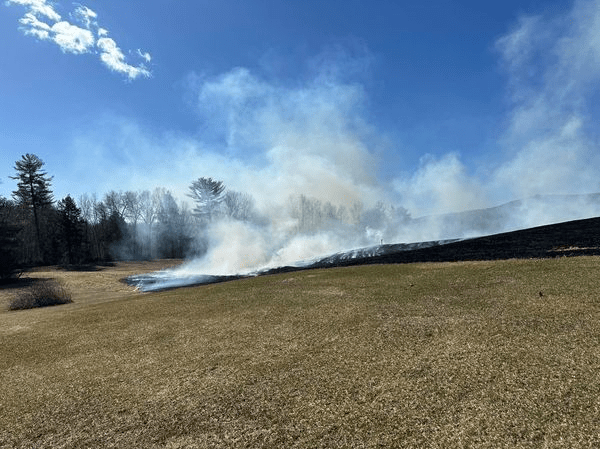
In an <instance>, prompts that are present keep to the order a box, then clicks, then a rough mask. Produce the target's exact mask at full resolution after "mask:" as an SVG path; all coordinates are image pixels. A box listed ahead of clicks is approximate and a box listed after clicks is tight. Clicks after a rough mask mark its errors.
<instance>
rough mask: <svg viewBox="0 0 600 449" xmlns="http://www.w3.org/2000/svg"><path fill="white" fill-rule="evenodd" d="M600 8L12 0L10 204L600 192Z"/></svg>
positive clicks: (423, 201)
mask: <svg viewBox="0 0 600 449" xmlns="http://www.w3.org/2000/svg"><path fill="white" fill-rule="evenodd" d="M598 24H600V3H599V2H598V1H576V2H573V1H541V0H524V1H504V2H481V1H458V0H445V1H442V0H436V1H430V2H413V1H411V2H405V1H384V0H370V1H362V0H345V1H328V0H321V1H312V0H303V1H296V0H291V1H280V0H264V1H260V2H259V1H251V0H248V1H232V0H219V1H205V0H203V1H186V0H179V1H176V2H172V1H170V2H167V1H159V0H144V1H138V0H128V1H126V2H95V1H88V2H81V3H73V2H67V1H63V0H60V1H55V2H50V1H47V0H9V1H8V2H6V1H5V2H3V3H2V5H0V29H1V30H2V33H1V35H0V36H1V38H0V60H2V61H3V63H2V64H1V65H0V154H1V158H0V161H1V162H2V163H1V164H0V181H1V182H2V183H1V184H0V195H2V196H7V197H9V196H10V194H11V192H12V191H13V190H15V181H13V180H12V179H10V178H9V176H12V175H14V169H13V167H14V162H15V161H16V160H17V159H19V158H20V156H21V155H22V154H25V153H35V154H37V155H38V156H39V157H40V158H41V159H42V160H44V161H45V163H46V167H45V168H46V170H47V171H48V173H49V174H50V175H53V176H54V181H53V186H54V191H55V196H56V197H57V199H59V198H62V197H64V196H65V195H66V194H68V193H70V194H72V195H73V196H74V197H76V198H77V197H78V196H79V195H81V194H83V193H94V192H95V193H97V194H98V195H99V196H100V197H101V196H102V195H103V194H104V193H105V192H107V191H108V190H113V189H114V190H129V189H133V190H139V189H152V188H154V187H158V186H161V187H166V188H169V189H171V190H173V191H174V192H175V193H176V194H177V195H178V196H179V197H180V198H184V194H185V190H186V189H187V186H189V184H190V183H191V182H192V181H193V180H195V179H197V178H198V177H200V176H212V177H216V178H219V179H223V180H224V181H225V183H226V184H227V185H229V186H231V188H234V189H236V190H245V191H249V192H250V193H252V194H253V195H255V196H261V195H262V196H265V197H267V198H265V199H264V200H259V205H263V206H265V207H266V206H267V205H270V206H272V205H273V204H282V203H283V202H284V201H285V198H287V197H289V195H290V194H293V193H306V194H310V195H313V196H316V197H319V198H322V199H324V200H329V201H333V202H342V203H343V202H347V203H348V202H350V201H353V200H356V199H360V200H361V201H365V202H373V201H376V200H385V201H390V202H394V203H398V204H402V205H405V207H407V208H408V209H409V210H410V211H411V212H412V213H413V214H414V215H419V214H421V213H432V212H435V211H440V212H441V211H450V210H463V209H469V208H475V207H483V206H486V205H493V204H498V203H500V202H503V201H508V200H511V199H514V198H519V197H523V196H529V195H535V194H538V193H583V192H595V191H598V190H599V189H598V182H597V181H596V179H597V178H596V175H597V174H598V171H597V170H596V168H595V166H596V164H595V163H596V162H598V161H597V157H598V152H597V145H596V144H597V142H598V133H597V131H596V130H595V127H594V124H595V123H597V119H598V115H599V112H600V111H599V110H598V106H595V105H597V104H600V102H598V101H596V100H598V91H597V88H596V87H595V86H596V85H597V84H598V83H597V81H598V78H599V77H600V39H599V37H600V34H599V32H597V31H595V30H598V29H599V28H600V27H599V26H598Z"/></svg>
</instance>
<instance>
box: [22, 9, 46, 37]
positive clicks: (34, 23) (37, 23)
mask: <svg viewBox="0 0 600 449" xmlns="http://www.w3.org/2000/svg"><path fill="white" fill-rule="evenodd" d="M19 23H20V24H21V25H24V26H25V34H29V35H32V36H35V37H37V38H38V39H42V40H44V39H50V31H51V30H52V27H51V26H50V25H48V24H47V23H45V22H42V21H41V20H39V19H38V18H37V17H36V16H35V15H33V14H32V13H30V12H28V13H27V14H25V15H24V16H23V17H22V18H21V19H20V20H19Z"/></svg>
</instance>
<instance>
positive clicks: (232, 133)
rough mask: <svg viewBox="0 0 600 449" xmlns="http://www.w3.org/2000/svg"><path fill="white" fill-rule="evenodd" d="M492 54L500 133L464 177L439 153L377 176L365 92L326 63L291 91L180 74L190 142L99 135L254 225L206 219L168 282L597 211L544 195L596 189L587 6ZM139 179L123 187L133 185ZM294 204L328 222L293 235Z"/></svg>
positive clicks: (297, 223)
mask: <svg viewBox="0 0 600 449" xmlns="http://www.w3.org/2000/svg"><path fill="white" fill-rule="evenodd" d="M495 48H496V51H497V54H498V55H499V58H500V62H501V64H500V66H501V70H503V71H504V73H505V74H506V77H507V82H506V84H507V106H508V108H507V113H506V118H505V120H506V122H505V129H504V131H503V133H502V135H501V136H500V138H499V139H498V141H497V142H496V143H495V149H496V152H497V155H496V158H495V161H494V162H493V164H490V165H489V166H485V167H482V169H481V170H476V171H475V173H474V172H473V170H469V169H468V167H467V166H466V165H465V164H464V162H463V161H462V160H461V155H460V152H448V153H447V154H445V155H443V156H437V157H436V156H432V155H424V156H423V157H422V159H421V164H420V166H419V168H418V169H417V170H416V172H414V173H399V174H398V175H397V176H396V177H394V178H393V179H390V180H387V181H384V182H382V181H381V180H379V179H378V172H379V169H380V167H381V165H382V164H385V161H381V160H379V157H378V156H377V155H378V154H381V152H380V149H381V148H382V147H383V146H385V145H389V142H388V141H387V139H386V137H385V136H384V135H382V133H381V131H379V130H376V129H375V126H373V125H372V124H370V123H369V120H368V113H367V112H366V110H367V104H368V95H367V92H366V91H365V88H364V87H363V86H362V85H361V84H359V83H353V82H349V81H347V80H345V79H343V78H342V77H341V76H340V70H332V64H333V63H332V62H331V60H328V62H327V63H326V64H325V63H323V64H322V67H323V69H322V70H321V71H317V74H316V75H314V76H313V77H312V78H310V79H308V80H304V81H303V82H299V83H296V84H293V85H291V86H290V84H289V83H288V84H284V83H278V82H276V81H269V80H266V79H264V78H262V77H260V76H258V75H256V74H253V73H252V72H251V71H250V70H248V69H245V68H235V69H233V70H231V71H229V72H227V73H223V74H220V75H217V76H206V75H198V74H194V75H191V76H190V77H189V83H188V84H189V85H188V88H189V89H190V90H191V92H192V96H193V99H194V103H195V107H196V110H197V112H198V114H199V118H200V121H201V123H202V129H201V132H200V134H199V136H197V137H194V138H185V137H181V136H166V137H165V136H163V137H161V138H154V137H150V138H149V137H147V136H144V135H143V134H144V133H143V132H142V131H140V130H139V129H137V128H136V127H135V126H134V127H131V126H122V125H120V126H119V127H118V128H119V129H118V130H117V132H116V133H114V132H113V133H112V134H110V135H112V136H117V137H112V139H124V140H125V141H127V140H128V139H132V140H135V141H136V145H135V146H133V145H132V146H127V148H132V147H135V148H138V150H136V151H139V154H133V155H130V154H128V153H127V152H125V153H124V154H125V156H124V157H130V158H131V159H132V160H136V163H138V164H139V163H140V160H141V161H142V163H144V158H145V156H144V154H143V148H144V146H160V147H163V148H165V151H164V155H165V159H167V160H169V161H174V162H170V163H169V164H156V161H152V160H151V161H147V162H148V166H152V167H154V166H163V167H165V169H164V171H161V170H160V169H149V171H150V173H149V174H148V173H147V174H146V179H149V178H151V179H152V183H153V185H156V184H160V183H161V182H162V183H164V184H166V185H169V186H170V187H171V188H172V189H173V191H174V192H175V193H176V194H177V195H178V197H179V198H180V199H183V198H184V197H185V192H186V191H187V188H188V186H189V184H190V182H191V181H192V180H194V179H197V178H198V177H201V176H206V177H209V176H210V177H213V178H215V179H219V180H223V181H224V183H225V185H226V186H227V187H228V188H230V189H232V190H235V191H239V192H245V193H248V194H250V195H252V197H253V198H254V201H255V207H256V213H257V216H258V217H260V219H259V220H254V221H249V222H241V221H236V220H230V219H228V220H221V221H216V222H214V223H211V225H210V228H209V229H208V230H207V235H209V236H210V241H209V244H208V252H207V254H206V256H204V257H203V258H202V259H199V260H194V261H191V262H189V263H188V264H187V265H186V266H185V267H183V268H182V269H181V270H180V273H188V274H189V273H205V274H231V273H241V272H251V271H254V270H256V269H259V268H263V267H266V266H276V265H283V264H289V263H294V262H296V261H298V260H300V259H307V258H313V257H318V256H323V255H326V254H329V253H332V252H336V251H341V250H346V249H350V248H355V247H359V246H369V245H377V244H380V243H381V241H382V240H383V241H385V242H388V243H391V242H413V241H426V240H437V239H441V238H462V237H472V236H475V235H481V234H485V233H490V232H501V231H503V230H512V229H518V228H523V227H531V226H535V225H542V224H548V223H553V222H558V221H564V220H570V219H576V218H585V217H590V216H595V215H598V214H599V212H600V209H599V207H598V202H597V201H596V200H593V201H592V197H589V196H578V197H560V196H557V195H567V194H587V193H593V192H596V191H598V181H597V180H598V179H599V176H598V175H599V174H600V173H598V171H599V170H598V166H599V164H598V162H600V161H599V160H598V159H599V157H598V151H597V141H598V131H597V130H596V129H594V126H593V125H594V123H597V122H596V120H597V118H598V117H597V116H598V113H599V111H598V110H594V107H595V104H597V103H598V102H597V101H596V100H598V88H597V86H598V80H599V78H600V4H599V3H598V2H592V1H578V2H576V3H575V4H574V7H573V9H572V11H570V12H569V13H568V14H567V15H565V16H562V17H558V16H536V17H521V18H520V19H519V21H518V22H517V24H516V25H515V27H514V28H513V29H512V30H511V31H510V32H509V33H508V34H506V35H504V36H502V37H500V38H499V39H498V40H497V41H496V43H495ZM109 126H114V123H109ZM104 139H106V138H104ZM140 142H141V145H140V144H139V143H140ZM112 143H115V142H114V141H113V142H112ZM100 146H101V147H103V148H106V142H102V141H101V143H100ZM125 146H126V145H124V144H123V143H120V142H116V145H114V146H113V147H112V148H114V150H113V151H121V148H123V147H125ZM98 148H99V147H98ZM130 151H131V150H130ZM398 151H399V152H402V148H398ZM248 155H252V156H248ZM148 175H149V176H148ZM174 180H176V181H174ZM143 182H144V181H143V180H141V179H139V178H137V177H135V176H134V177H133V178H132V183H134V185H135V187H136V188H139V187H140V186H141V187H145V186H144V185H143ZM178 183H179V184H178ZM298 195H304V196H305V198H308V199H310V200H311V201H313V203H312V204H313V205H314V204H316V203H317V202H318V204H319V205H320V207H321V208H322V209H321V210H322V211H323V210H325V208H326V207H330V206H331V207H333V209H334V210H335V211H336V213H335V214H334V216H333V217H332V219H331V220H329V221H327V220H326V219H324V218H323V217H322V215H323V213H322V212H321V218H320V220H321V221H320V222H319V223H318V224H317V225H315V226H313V227H312V228H311V229H310V230H309V229H308V228H303V226H302V225H301V221H302V218H301V217H299V213H298V209H297V208H296V209H294V207H293V204H292V203H293V201H294V198H296V199H297V198H298ZM540 195H554V196H547V197H544V196H540ZM561 198H562V199H561ZM593 198H595V197H593ZM515 200H522V201H520V202H519V203H514V204H512V206H510V207H507V208H504V209H502V212H498V214H495V213H491V212H489V213H484V214H483V215H481V214H479V215H477V214H471V215H469V214H467V215H462V216H461V218H460V219H455V220H450V221H448V218H447V217H446V218H442V217H441V215H440V214H449V213H459V212H465V211H471V210H476V209H485V208H492V207H495V206H499V205H501V204H504V203H509V202H511V201H515ZM331 207H330V209H331ZM303 210H304V209H303ZM508 211H510V213H508ZM486 214H487V215H486ZM482 216H483V217H484V218H482ZM468 217H471V219H472V220H471V221H469V219H468ZM485 217H487V218H485Z"/></svg>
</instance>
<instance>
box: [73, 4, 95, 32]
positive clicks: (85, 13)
mask: <svg viewBox="0 0 600 449" xmlns="http://www.w3.org/2000/svg"><path fill="white" fill-rule="evenodd" d="M72 16H73V17H74V18H75V19H76V20H78V21H79V22H80V23H82V24H83V25H84V26H85V27H86V28H87V29H89V28H90V26H91V25H92V24H93V23H94V22H95V20H96V18H97V17H98V15H97V14H96V13H95V12H94V11H92V10H91V9H90V8H88V7H87V6H82V5H79V6H78V7H77V8H76V9H75V11H74V12H73V14H72Z"/></svg>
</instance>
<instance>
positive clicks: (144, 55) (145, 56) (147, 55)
mask: <svg viewBox="0 0 600 449" xmlns="http://www.w3.org/2000/svg"><path fill="white" fill-rule="evenodd" d="M137 54H138V56H140V57H141V58H143V59H144V60H145V61H146V62H150V61H152V56H150V53H148V52H142V50H140V49H139V48H138V49H137Z"/></svg>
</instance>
